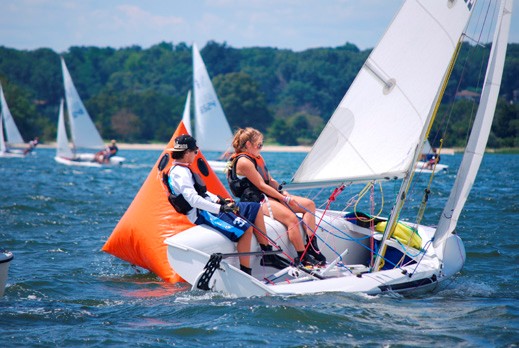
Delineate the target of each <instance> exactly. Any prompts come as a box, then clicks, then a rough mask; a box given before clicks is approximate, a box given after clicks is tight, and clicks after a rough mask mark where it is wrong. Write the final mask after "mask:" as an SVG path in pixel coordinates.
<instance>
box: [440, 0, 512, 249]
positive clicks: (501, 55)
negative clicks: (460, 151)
mask: <svg viewBox="0 0 519 348" xmlns="http://www.w3.org/2000/svg"><path fill="white" fill-rule="evenodd" d="M511 14H512V0H504V1H503V2H502V3H501V8H500V12H499V15H498V21H497V24H496V29H495V33H494V39H493V43H492V49H491V50H490V58H489V63H488V66H487V72H486V75H485V82H484V85H483V91H482V93H481V100H480V104H479V107H478V111H477V114H476V118H475V120H474V125H473V127H472V131H471V133H470V138H469V141H468V144H467V148H466V149H465V153H464V155H463V160H462V161H461V165H460V169H459V171H458V175H457V176H456V181H455V182H454V187H453V189H452V190H451V194H450V196H449V200H448V201H447V204H446V206H445V208H444V210H443V213H442V215H441V217H440V221H439V222H438V227H437V229H436V234H435V240H434V247H437V246H439V245H441V244H442V242H443V241H444V240H445V238H446V237H447V236H448V235H450V234H451V233H452V232H453V231H454V229H455V228H456V224H457V223H458V218H459V216H460V214H461V210H462V209H463V206H464V205H465V202H466V200H467V197H468V195H469V192H470V190H471V188H472V185H473V183H474V180H475V179H476V175H477V172H478V170H479V166H480V164H481V160H482V159H483V154H484V152H485V147H486V144H487V140H488V135H489V133H490V128H491V126H492V120H493V119H494V112H495V109H496V104H497V98H498V94H499V88H500V86H501V77H502V75H503V67H504V62H505V55H506V48H507V43H508V34H509V31H510V17H511Z"/></svg>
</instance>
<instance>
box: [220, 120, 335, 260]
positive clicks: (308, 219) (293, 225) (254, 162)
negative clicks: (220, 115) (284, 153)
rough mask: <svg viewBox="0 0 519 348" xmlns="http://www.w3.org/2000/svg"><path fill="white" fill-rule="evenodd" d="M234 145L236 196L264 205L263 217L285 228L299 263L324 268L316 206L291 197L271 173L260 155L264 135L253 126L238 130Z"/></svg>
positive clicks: (232, 178) (232, 174) (230, 175)
mask: <svg viewBox="0 0 519 348" xmlns="http://www.w3.org/2000/svg"><path fill="white" fill-rule="evenodd" d="M232 145H233V147H234V151H235V154H234V155H233V156H232V157H231V162H230V165H229V166H228V167H229V170H228V171H227V181H228V182H229V187H230V189H231V191H232V192H233V194H234V195H235V196H236V197H238V198H240V202H258V203H259V202H261V203H262V211H263V214H265V215H267V216H271V217H273V218H274V219H276V220H278V221H280V222H281V223H282V224H283V225H285V227H286V228H287V232H288V238H289V240H290V242H291V243H292V244H293V245H294V248H295V249H296V251H297V255H298V257H297V259H296V260H295V262H296V263H298V262H301V263H303V265H325V264H326V258H325V256H324V255H323V254H322V253H321V251H320V250H319V247H318V245H317V237H316V236H314V231H315V228H316V225H315V203H314V202H313V201H312V200H310V199H308V198H304V197H299V196H294V195H290V194H289V193H288V192H287V191H285V190H283V189H282V187H281V186H280V185H279V183H278V182H277V181H276V180H275V179H274V178H273V177H272V176H271V175H270V174H269V171H268V169H267V166H266V164H265V161H264V160H263V157H261V155H260V152H261V149H262V147H263V134H261V132H260V131H258V130H256V129H254V128H251V127H247V128H245V129H238V130H237V131H236V133H235V135H234V139H233V142H232ZM296 213H302V214H303V226H304V230H305V232H306V236H307V242H308V243H309V244H310V245H306V246H305V243H303V239H302V237H301V233H300V232H299V224H300V221H299V218H298V217H297V215H296ZM305 250H306V252H305Z"/></svg>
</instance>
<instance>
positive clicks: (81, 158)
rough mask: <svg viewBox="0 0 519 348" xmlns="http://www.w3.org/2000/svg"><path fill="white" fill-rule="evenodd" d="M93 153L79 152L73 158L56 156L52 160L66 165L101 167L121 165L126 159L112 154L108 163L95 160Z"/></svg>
mask: <svg viewBox="0 0 519 348" xmlns="http://www.w3.org/2000/svg"><path fill="white" fill-rule="evenodd" d="M94 158H95V154H93V153H92V154H90V153H79V154H76V156H75V157H74V158H65V157H60V156H56V157H54V160H55V161H56V162H58V163H61V164H65V165H67V166H83V167H103V166H118V165H122V164H123V162H124V161H125V160H126V158H124V157H120V156H113V157H111V158H110V162H109V163H102V164H101V163H99V162H96V161H95V159H94Z"/></svg>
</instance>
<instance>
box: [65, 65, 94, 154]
mask: <svg viewBox="0 0 519 348" xmlns="http://www.w3.org/2000/svg"><path fill="white" fill-rule="evenodd" d="M61 68H62V70H63V85H64V87H65V99H66V102H67V111H68V115H69V121H70V131H71V135H72V141H73V143H74V146H75V147H77V148H78V147H86V148H93V149H102V148H104V143H103V139H102V138H101V135H100V134H99V132H98V131H97V128H96V127H95V125H94V122H92V119H91V118H90V115H89V114H88V112H87V110H86V108H85V106H84V105H83V102H82V101H81V98H80V97H79V94H78V92H77V90H76V87H75V86H74V83H73V82H72V78H71V77H70V73H69V72H68V69H67V66H66V65H65V60H64V59H63V57H61Z"/></svg>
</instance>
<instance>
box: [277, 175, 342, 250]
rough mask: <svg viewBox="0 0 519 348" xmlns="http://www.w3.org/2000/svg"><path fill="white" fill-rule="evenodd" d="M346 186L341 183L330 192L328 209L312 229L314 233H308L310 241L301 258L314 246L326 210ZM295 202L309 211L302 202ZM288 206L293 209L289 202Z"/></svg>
mask: <svg viewBox="0 0 519 348" xmlns="http://www.w3.org/2000/svg"><path fill="white" fill-rule="evenodd" d="M344 187H345V186H344V185H341V186H339V187H336V188H335V189H334V190H333V192H332V193H331V194H330V197H328V204H327V205H326V209H325V210H324V211H323V213H322V214H321V218H320V220H319V222H318V223H317V224H316V225H315V230H313V231H312V232H313V234H312V235H311V236H308V235H307V237H308V243H307V244H306V248H305V250H304V251H303V254H302V255H301V258H303V257H304V256H305V255H306V253H307V251H308V249H309V248H310V247H312V248H313V246H312V241H313V239H314V237H315V236H316V235H317V229H318V228H319V226H320V225H321V222H322V221H323V219H324V215H325V213H326V211H327V210H328V209H329V208H330V205H331V204H332V202H333V201H335V199H336V198H337V196H338V195H339V194H340V193H341V192H342V191H343V190H344ZM295 203H296V204H297V205H299V207H300V208H302V209H303V210H307V211H308V209H306V208H305V207H303V206H302V205H301V204H299V203H298V202H297V201H295ZM287 206H288V208H289V209H290V210H292V209H291V208H290V205H289V204H287ZM292 211H293V210H292ZM294 213H295V212H294ZM310 213H311V212H310ZM312 215H314V217H315V214H312ZM296 216H297V215H296ZM301 221H302V223H303V224H304V225H305V226H306V228H307V229H308V230H310V227H309V226H308V225H307V224H306V223H305V222H304V220H303V219H301ZM314 252H317V250H314Z"/></svg>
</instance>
